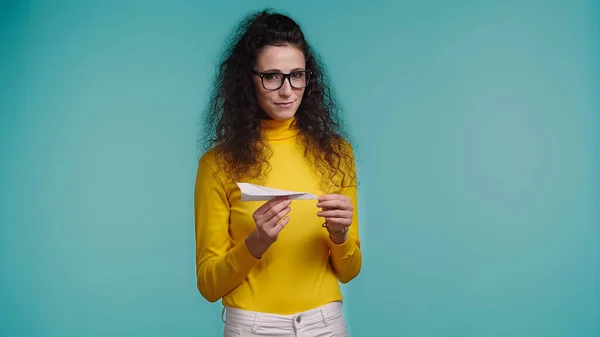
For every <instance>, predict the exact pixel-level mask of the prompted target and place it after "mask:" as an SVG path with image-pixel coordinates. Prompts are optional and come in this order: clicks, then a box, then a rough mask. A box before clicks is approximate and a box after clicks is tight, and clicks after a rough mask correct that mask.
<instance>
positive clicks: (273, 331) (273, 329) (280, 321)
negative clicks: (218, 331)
mask: <svg viewBox="0 0 600 337" xmlns="http://www.w3.org/2000/svg"><path fill="white" fill-rule="evenodd" d="M223 316H225V317H226V318H225V319H223ZM221 319H223V322H224V323H225V328H224V333H223V336H224V337H234V336H240V337H249V336H272V337H279V336H280V337H283V336H286V337H287V336H290V337H337V336H343V337H347V336H348V332H347V329H346V321H345V320H344V316H343V314H342V303H341V302H332V303H329V304H326V305H324V306H321V307H319V308H316V309H312V310H308V311H304V312H301V313H298V314H295V315H275V314H265V313H259V312H253V311H246V310H240V309H235V308H230V307H225V308H223V312H222V314H221Z"/></svg>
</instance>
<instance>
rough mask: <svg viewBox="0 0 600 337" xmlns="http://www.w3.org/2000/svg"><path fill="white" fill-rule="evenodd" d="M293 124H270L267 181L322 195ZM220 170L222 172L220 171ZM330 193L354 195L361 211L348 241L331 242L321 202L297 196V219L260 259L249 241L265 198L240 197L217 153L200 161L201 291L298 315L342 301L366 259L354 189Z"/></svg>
mask: <svg viewBox="0 0 600 337" xmlns="http://www.w3.org/2000/svg"><path fill="white" fill-rule="evenodd" d="M292 121H293V119H290V120H287V121H275V120H268V121H263V123H262V131H263V136H264V137H265V138H266V139H267V140H268V142H269V146H270V148H271V150H272V156H271V157H270V158H269V163H270V164H271V171H270V172H268V176H267V177H266V180H265V182H264V183H263V185H266V186H268V187H272V188H277V189H283V190H290V191H302V192H309V193H312V194H315V195H317V196H318V195H323V194H325V192H324V191H322V190H321V188H320V184H319V183H320V179H319V176H318V175H317V174H316V172H315V170H314V168H313V167H312V166H311V165H310V164H309V163H308V161H307V160H306V159H305V158H304V148H303V146H302V145H301V142H298V141H297V135H298V133H299V132H298V130H297V129H295V128H293V127H292V125H293V124H292ZM215 173H217V174H215ZM329 192H330V193H338V194H344V195H346V196H348V197H350V198H351V200H352V204H353V207H354V215H353V221H352V225H351V226H350V231H349V235H348V239H347V240H346V242H344V243H343V244H340V245H337V244H335V243H334V242H332V241H331V239H330V238H329V235H328V233H327V230H326V229H325V228H323V227H321V225H322V224H323V222H324V219H323V218H320V217H318V216H317V212H319V211H320V210H321V209H320V208H318V207H317V200H294V201H292V204H291V212H290V213H289V217H290V221H289V222H288V224H287V225H286V226H285V228H283V230H282V231H281V232H280V234H279V237H278V239H277V241H276V242H275V243H274V244H273V245H271V247H270V248H269V249H268V250H267V252H266V253H265V254H264V255H263V256H262V258H261V259H256V258H255V257H254V256H253V255H252V254H250V251H249V250H248V247H247V246H246V243H245V238H246V237H247V236H248V234H250V233H251V232H252V231H253V230H254V229H255V228H256V225H255V223H254V221H253V218H252V214H253V213H254V211H255V210H256V209H257V208H258V207H260V206H261V205H262V204H263V203H264V201H250V202H248V201H244V202H243V201H241V199H240V198H241V191H240V190H239V188H238V186H237V185H236V184H235V183H234V182H228V181H227V179H226V177H225V176H224V173H223V172H218V171H217V164H216V162H215V156H214V152H213V150H210V151H208V152H206V153H205V154H204V155H203V156H202V158H201V159H200V161H199V164H198V172H197V177H196V186H195V194H194V197H195V198H194V199H195V200H194V202H195V205H194V206H195V230H196V271H197V278H198V289H199V290H200V293H201V294H202V296H204V297H205V298H206V299H207V300H208V301H210V302H215V301H217V300H219V299H221V298H222V299H223V300H222V303H223V305H224V306H230V307H234V308H239V309H244V310H250V311H257V312H267V313H274V314H294V313H298V312H301V311H305V310H309V309H312V308H316V307H319V306H321V305H324V304H326V303H329V302H332V301H338V300H341V299H342V294H341V292H340V287H339V282H342V283H346V282H349V281H350V280H352V279H353V278H354V277H356V276H357V275H358V273H359V272H360V269H361V264H362V255H361V251H360V241H359V236H358V214H357V210H358V207H357V193H356V188H355V187H348V188H339V189H338V190H337V191H334V192H331V191H329Z"/></svg>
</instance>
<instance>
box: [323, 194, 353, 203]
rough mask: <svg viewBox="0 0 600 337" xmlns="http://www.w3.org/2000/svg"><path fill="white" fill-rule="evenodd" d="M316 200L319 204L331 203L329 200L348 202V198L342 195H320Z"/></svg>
mask: <svg viewBox="0 0 600 337" xmlns="http://www.w3.org/2000/svg"><path fill="white" fill-rule="evenodd" d="M318 200H319V201H320V202H323V201H331V200H343V201H350V198H349V197H348V196H345V195H343V194H326V195H322V196H320V197H319V198H318Z"/></svg>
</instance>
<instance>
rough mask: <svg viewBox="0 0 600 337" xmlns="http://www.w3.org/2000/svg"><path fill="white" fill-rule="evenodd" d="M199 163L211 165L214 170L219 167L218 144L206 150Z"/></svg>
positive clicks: (200, 164)
mask: <svg viewBox="0 0 600 337" xmlns="http://www.w3.org/2000/svg"><path fill="white" fill-rule="evenodd" d="M198 165H199V166H209V167H211V168H212V169H213V170H214V169H216V168H217V166H218V165H217V148H216V146H215V147H212V148H210V149H208V150H206V151H205V152H204V153H203V154H202V155H201V156H200V159H199V160H198Z"/></svg>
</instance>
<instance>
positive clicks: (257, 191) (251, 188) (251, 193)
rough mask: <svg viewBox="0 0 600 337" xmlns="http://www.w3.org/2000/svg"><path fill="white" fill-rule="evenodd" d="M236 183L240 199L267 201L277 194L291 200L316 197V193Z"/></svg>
mask: <svg viewBox="0 0 600 337" xmlns="http://www.w3.org/2000/svg"><path fill="white" fill-rule="evenodd" d="M237 185H238V187H239V188H240V190H241V191H242V201H267V200H271V199H273V198H276V197H279V196H287V197H289V198H290V199H292V200H309V199H317V196H316V195H313V194H310V193H306V192H293V191H284V190H278V189H275V188H270V187H265V186H260V185H254V184H248V183H237Z"/></svg>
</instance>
